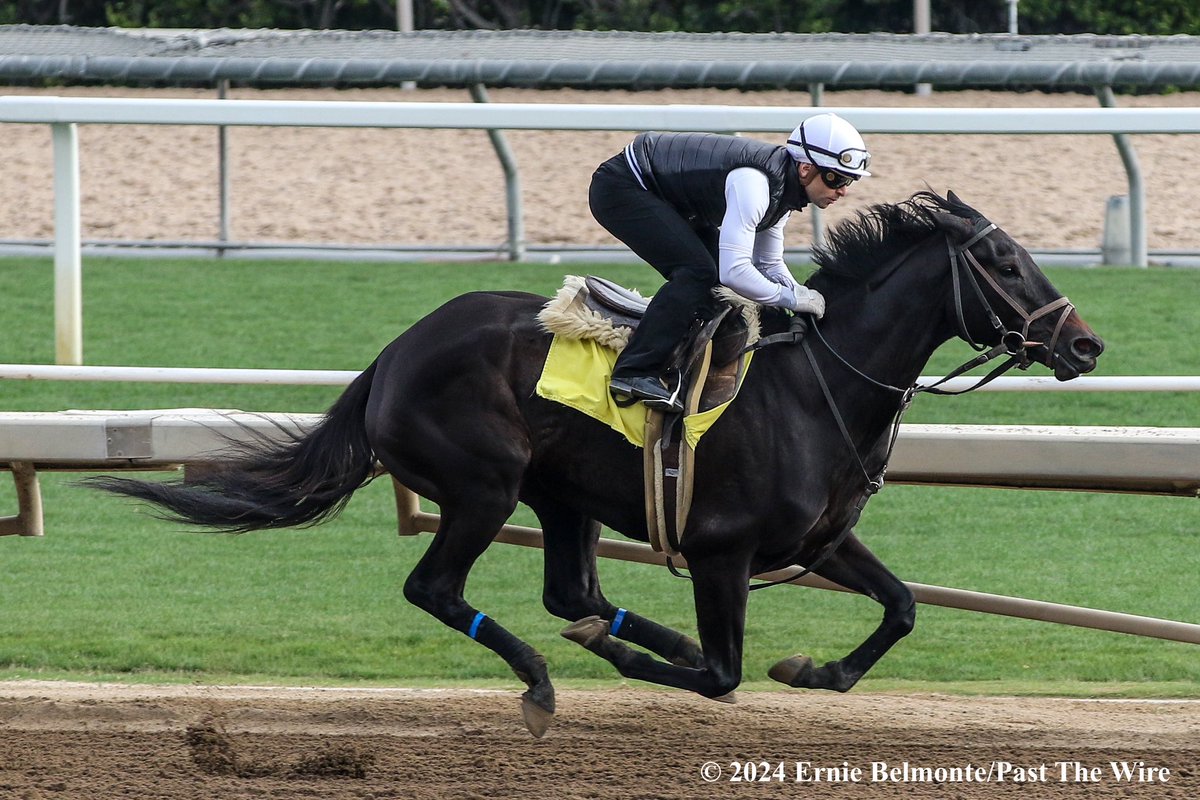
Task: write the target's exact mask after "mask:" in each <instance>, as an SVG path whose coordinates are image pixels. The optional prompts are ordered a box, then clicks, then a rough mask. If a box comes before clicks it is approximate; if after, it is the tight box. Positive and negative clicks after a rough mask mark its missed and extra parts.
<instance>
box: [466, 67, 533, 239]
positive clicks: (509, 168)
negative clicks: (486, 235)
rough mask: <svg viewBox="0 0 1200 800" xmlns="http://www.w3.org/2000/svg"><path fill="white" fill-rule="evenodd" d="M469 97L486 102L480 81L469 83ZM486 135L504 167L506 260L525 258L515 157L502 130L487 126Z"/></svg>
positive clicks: (479, 101) (519, 190)
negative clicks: (506, 216) (506, 235)
mask: <svg viewBox="0 0 1200 800" xmlns="http://www.w3.org/2000/svg"><path fill="white" fill-rule="evenodd" d="M471 99H472V100H474V101H475V102H476V103H486V102H488V95H487V89H486V88H485V87H484V85H483V84H482V83H473V84H471ZM487 135H488V138H489V139H491V140H492V147H493V148H494V149H495V150H496V156H497V157H498V158H499V159H500V166H501V167H502V168H503V169H504V198H505V203H506V206H507V209H508V260H509V261H520V260H521V259H523V258H525V220H524V216H525V215H524V211H523V210H522V208H521V176H520V174H519V173H518V172H517V159H516V157H515V156H514V155H513V152H512V149H511V148H509V146H508V140H507V139H505V138H504V131H501V130H495V129H492V128H489V129H488V132H487Z"/></svg>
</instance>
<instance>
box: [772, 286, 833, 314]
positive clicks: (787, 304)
mask: <svg viewBox="0 0 1200 800" xmlns="http://www.w3.org/2000/svg"><path fill="white" fill-rule="evenodd" d="M779 304H780V305H781V306H783V307H784V308H790V309H791V310H792V311H795V312H796V313H797V314H812V315H813V316H815V317H816V318H817V319H820V318H821V317H823V316H825V298H824V297H822V296H821V293H820V292H818V291H817V290H816V289H810V288H808V287H807V286H801V285H799V284H797V285H796V288H795V289H794V290H793V289H792V288H791V287H788V286H784V287H783V295H782V296H781V297H780V303H779Z"/></svg>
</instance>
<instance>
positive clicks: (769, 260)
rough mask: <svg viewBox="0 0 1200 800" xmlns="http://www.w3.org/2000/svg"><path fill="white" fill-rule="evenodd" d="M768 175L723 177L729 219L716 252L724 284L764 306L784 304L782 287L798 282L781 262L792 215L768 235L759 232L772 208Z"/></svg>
mask: <svg viewBox="0 0 1200 800" xmlns="http://www.w3.org/2000/svg"><path fill="white" fill-rule="evenodd" d="M770 191H771V189H770V185H769V183H768V182H767V176H766V175H765V174H764V173H762V172H761V171H759V170H757V169H754V168H753V167H741V168H739V169H735V170H732V171H731V172H730V173H729V175H728V176H727V177H726V178H725V217H724V219H723V220H722V221H721V237H720V244H719V247H718V255H719V259H718V264H717V266H718V268H719V280H720V282H721V284H722V285H724V286H728V287H729V288H730V289H732V290H733V291H735V292H737V293H738V294H740V295H741V296H742V297H745V298H746V299H747V300H753V301H754V302H756V303H762V304H763V305H768V306H775V305H784V304H785V300H784V296H785V292H784V291H783V286H785V285H786V286H790V287H791V288H792V290H793V291H795V287H796V279H795V278H794V277H793V276H792V274H791V272H790V271H789V270H788V268H787V264H785V263H784V261H783V228H784V226H785V225H786V224H787V221H788V218H789V217H790V216H791V212H790V211H789V212H787V213H786V214H784V215H783V217H782V218H781V219H780V220H779V221H778V222H777V223H775V224H774V225H772V226H771V227H769V228H767V229H766V230H764V231H758V230H756V229H757V228H758V225H759V223H761V222H762V220H763V217H764V216H766V213H767V206H768V205H769V203H770Z"/></svg>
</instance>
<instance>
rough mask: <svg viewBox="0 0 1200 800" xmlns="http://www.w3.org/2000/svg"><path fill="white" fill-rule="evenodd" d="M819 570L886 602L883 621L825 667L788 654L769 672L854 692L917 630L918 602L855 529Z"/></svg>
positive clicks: (804, 684)
mask: <svg viewBox="0 0 1200 800" xmlns="http://www.w3.org/2000/svg"><path fill="white" fill-rule="evenodd" d="M814 572H816V574H818V575H820V576H821V577H822V578H826V579H828V580H831V581H834V582H835V583H839V584H841V585H842V586H845V587H846V588H847V589H851V590H853V591H856V592H858V593H860V594H864V595H866V596H867V597H870V598H871V599H872V600H874V601H875V602H877V603H879V604H880V605H882V606H883V620H882V621H881V622H880V623H879V627H877V628H876V629H875V630H874V632H873V633H872V634H871V635H870V636H869V637H867V640H866V641H864V642H863V643H862V644H860V645H859V646H858V647H856V648H855V649H854V651H853V652H852V653H850V655H848V656H846V657H845V658H842V659H839V660H837V661H830V662H829V663H827V664H824V665H822V666H820V667H818V666H816V665H815V664H814V663H813V660H812V659H811V658H809V657H808V656H804V655H795V656H791V657H789V658H785V659H783V660H782V661H780V662H779V663H777V664H776V665H775V666H773V667H771V669H770V672H769V673H768V674H769V675H770V676H771V677H772V678H773V679H775V680H777V681H779V682H780V683H785V684H787V685H788V686H795V687H797V688H803V689H833V690H834V691H838V692H845V691H849V690H850V688H851V687H852V686H854V684H856V683H858V680H859V678H861V677H862V676H863V675H865V674H866V672H867V670H869V669H870V668H871V667H873V666H874V665H875V662H877V661H879V659H880V658H882V657H883V654H884V653H886V652H887V651H888V650H889V649H891V647H892V645H894V644H895V643H896V642H898V641H900V640H901V639H903V638H904V637H905V636H907V635H908V634H909V633H910V632H911V631H912V629H913V623H914V621H915V619H916V614H917V606H916V601H915V600H914V599H913V593H912V591H911V590H910V589H909V588H908V587H907V586H905V585H904V582H903V581H901V580H900V579H899V578H897V577H896V576H895V575H893V574H892V573H891V571H890V570H888V568H887V567H885V566H884V565H883V563H882V562H881V561H880V560H879V559H878V558H876V557H875V554H874V553H872V552H871V551H870V550H869V549H867V546H866V545H864V544H863V543H862V542H861V541H859V539H858V537H856V536H855V535H854V534H853V533H851V534H850V535H849V536H847V537H846V540H845V541H844V542H843V543H842V546H841V547H839V548H838V550H837V552H836V553H834V554H833V555H832V556H830V558H829V559H828V560H826V562H825V563H824V564H822V565H820V566H819V567H818V568H817V569H816V570H814Z"/></svg>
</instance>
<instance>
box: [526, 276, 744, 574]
mask: <svg viewBox="0 0 1200 800" xmlns="http://www.w3.org/2000/svg"><path fill="white" fill-rule="evenodd" d="M649 303H650V301H649V299H648V298H645V297H642V296H641V295H640V294H638V293H637V292H635V291H632V290H630V289H626V288H625V287H623V286H620V285H619V284H616V283H613V282H612V281H609V280H607V279H605V278H600V277H596V276H592V275H589V276H587V277H585V278H580V277H577V276H568V277H567V278H566V280H565V281H564V284H563V288H562V289H560V290H559V292H558V295H557V296H556V297H555V299H554V300H552V301H551V302H550V303H548V304H547V306H546V308H544V309H543V310H542V312H541V313H540V314H539V315H538V318H539V319H540V320H541V322H542V324H543V325H544V326H545V327H546V328H547V329H548V330H550V331H552V332H554V333H556V334H558V335H560V336H567V337H570V338H587V339H595V340H596V341H599V342H600V343H601V344H604V345H605V346H608V347H611V348H612V349H614V350H617V351H618V352H619V351H620V350H622V349H624V347H625V345H626V344H627V343H628V341H629V337H630V336H631V335H632V333H633V330H634V329H636V328H637V326H638V324H639V323H640V321H641V319H642V316H643V314H644V313H645V311H646V307H647V306H648V305H649ZM713 309H714V310H713V314H712V316H711V318H709V319H707V320H697V321H696V323H694V324H693V326H692V329H691V331H690V332H689V334H688V336H687V337H685V339H684V340H683V341H682V342H680V344H679V345H677V346H676V348H675V350H674V351H673V353H672V355H671V358H670V359H668V369H669V371H671V372H674V373H675V374H678V375H679V376H680V381H681V382H682V384H681V385H682V387H683V388H682V389H681V391H682V392H683V394H684V397H685V401H684V412H683V414H667V413H665V412H663V411H659V410H654V409H647V415H646V425H645V447H644V450H643V467H644V475H645V496H646V522H647V528H648V530H649V533H650V544H651V545H652V546H653V547H654V549H655V550H658V551H660V552H665V553H667V554H668V555H676V554H678V552H679V545H680V541H681V538H682V533H683V530H684V528H685V526H686V524H687V517H688V511H689V509H690V508H691V504H692V486H693V477H694V466H695V452H694V450H693V448H692V446H691V445H690V444H689V443H688V441H687V438H686V437H685V436H684V430H683V422H682V421H683V417H686V416H691V415H695V414H699V413H703V412H705V411H710V410H712V409H714V408H717V407H718V406H721V405H723V404H725V403H728V402H729V401H730V400H732V399H733V397H734V395H735V394H736V392H737V388H738V386H739V385H740V384H741V379H742V376H743V374H744V372H745V367H746V363H747V359H746V356H745V350H746V348H747V347H748V346H749V345H751V344H753V343H754V342H755V341H757V339H758V338H759V327H758V306H756V305H754V304H752V303H749V302H748V301H746V300H744V299H743V298H741V297H739V296H738V295H736V294H734V293H733V292H730V291H729V290H728V289H725V288H724V287H718V289H717V290H716V291H715V292H714V305H713Z"/></svg>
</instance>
